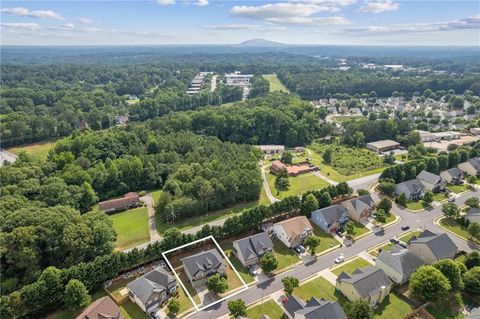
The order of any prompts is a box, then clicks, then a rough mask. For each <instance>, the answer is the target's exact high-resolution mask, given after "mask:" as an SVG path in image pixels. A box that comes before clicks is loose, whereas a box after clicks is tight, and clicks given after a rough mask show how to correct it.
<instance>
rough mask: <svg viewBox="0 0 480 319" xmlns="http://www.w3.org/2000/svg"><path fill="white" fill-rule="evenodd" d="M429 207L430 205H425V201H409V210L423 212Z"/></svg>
mask: <svg viewBox="0 0 480 319" xmlns="http://www.w3.org/2000/svg"><path fill="white" fill-rule="evenodd" d="M426 207H428V204H427V203H425V202H424V201H423V200H416V201H408V202H407V208H408V209H410V210H422V209H425V208H426Z"/></svg>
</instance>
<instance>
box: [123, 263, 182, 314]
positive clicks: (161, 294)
mask: <svg viewBox="0 0 480 319" xmlns="http://www.w3.org/2000/svg"><path fill="white" fill-rule="evenodd" d="M127 288H128V295H129V297H130V299H131V300H132V301H133V302H134V303H136V304H137V305H138V306H139V307H140V309H142V310H143V311H144V312H146V313H150V312H151V311H155V310H157V309H159V308H160V307H161V306H162V305H163V303H165V301H167V299H168V298H169V297H170V296H171V295H172V294H174V293H175V292H176V291H177V281H176V280H175V278H174V277H173V276H172V275H170V273H169V272H168V271H166V270H165V269H163V268H161V267H157V268H155V269H153V270H152V271H150V272H148V273H146V274H145V275H143V276H142V277H139V278H137V279H135V280H134V281H132V282H130V283H128V284H127Z"/></svg>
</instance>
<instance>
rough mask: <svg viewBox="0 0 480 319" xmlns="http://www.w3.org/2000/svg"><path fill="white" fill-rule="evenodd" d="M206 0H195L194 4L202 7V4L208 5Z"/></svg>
mask: <svg viewBox="0 0 480 319" xmlns="http://www.w3.org/2000/svg"><path fill="white" fill-rule="evenodd" d="M208 3H209V2H208V0H197V1H196V2H195V3H194V5H196V6H200V7H204V6H208Z"/></svg>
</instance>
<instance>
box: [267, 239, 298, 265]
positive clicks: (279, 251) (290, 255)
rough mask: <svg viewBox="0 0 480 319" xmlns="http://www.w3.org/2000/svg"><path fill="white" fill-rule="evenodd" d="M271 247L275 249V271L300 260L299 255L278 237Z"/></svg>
mask: <svg viewBox="0 0 480 319" xmlns="http://www.w3.org/2000/svg"><path fill="white" fill-rule="evenodd" d="M273 249H274V250H275V257H276V258H277V261H278V267H277V271H279V270H282V269H284V268H286V267H289V266H292V265H294V264H296V263H297V262H299V261H300V257H298V256H297V255H296V254H295V252H294V251H293V249H289V248H288V247H287V246H285V245H284V244H283V243H282V242H281V241H280V240H278V239H275V240H274V241H273Z"/></svg>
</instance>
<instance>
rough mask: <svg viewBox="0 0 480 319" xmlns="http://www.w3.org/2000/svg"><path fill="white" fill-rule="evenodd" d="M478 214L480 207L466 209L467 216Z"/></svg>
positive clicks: (479, 215)
mask: <svg viewBox="0 0 480 319" xmlns="http://www.w3.org/2000/svg"><path fill="white" fill-rule="evenodd" d="M473 216H478V217H480V208H475V207H470V209H469V210H468V211H467V217H473Z"/></svg>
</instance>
